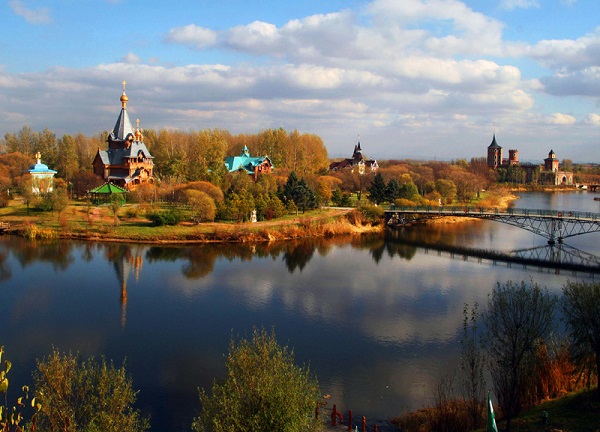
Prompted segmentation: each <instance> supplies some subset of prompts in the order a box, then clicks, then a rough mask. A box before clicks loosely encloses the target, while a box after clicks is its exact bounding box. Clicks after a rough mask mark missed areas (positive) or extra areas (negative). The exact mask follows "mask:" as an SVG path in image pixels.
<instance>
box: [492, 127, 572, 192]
mask: <svg viewBox="0 0 600 432" xmlns="http://www.w3.org/2000/svg"><path fill="white" fill-rule="evenodd" d="M502 150H503V149H502V147H501V146H500V145H498V143H497V142H496V134H494V138H493V139H492V143H491V144H490V145H489V146H488V148H487V164H488V166H489V167H490V168H492V169H493V170H496V171H498V170H511V169H512V170H513V171H520V172H521V173H522V174H523V175H522V176H511V178H510V180H511V181H513V182H517V183H527V184H532V183H533V184H535V183H537V184H541V185H555V186H556V185H572V184H573V173H572V172H571V171H561V170H560V167H559V161H558V158H557V157H556V154H555V153H554V150H550V153H548V157H547V158H546V159H544V164H543V165H540V164H534V163H520V162H519V151H518V150H509V151H508V159H506V158H503V155H502Z"/></svg>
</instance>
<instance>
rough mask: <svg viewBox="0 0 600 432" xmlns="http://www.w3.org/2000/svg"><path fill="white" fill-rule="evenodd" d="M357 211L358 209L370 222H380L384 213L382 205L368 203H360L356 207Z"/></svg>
mask: <svg viewBox="0 0 600 432" xmlns="http://www.w3.org/2000/svg"><path fill="white" fill-rule="evenodd" d="M358 211H360V212H361V213H362V214H363V215H364V216H365V218H366V219H367V220H368V221H369V222H371V223H372V224H376V223H379V222H381V220H382V218H383V213H384V210H383V207H379V206H375V205H370V204H364V205H361V206H360V207H359V208H358Z"/></svg>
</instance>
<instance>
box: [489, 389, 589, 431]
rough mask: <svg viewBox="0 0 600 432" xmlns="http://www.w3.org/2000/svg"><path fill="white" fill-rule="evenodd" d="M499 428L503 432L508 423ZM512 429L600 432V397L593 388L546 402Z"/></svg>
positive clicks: (522, 416)
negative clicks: (545, 414)
mask: <svg viewBox="0 0 600 432" xmlns="http://www.w3.org/2000/svg"><path fill="white" fill-rule="evenodd" d="M544 412H546V413H547V414H548V420H547V421H544ZM497 425H498V430H499V431H500V430H502V429H503V428H504V425H505V422H503V421H499V422H497ZM510 429H511V431H515V432H517V431H518V432H541V431H548V432H598V431H600V394H599V393H598V390H597V389H592V390H591V391H590V392H587V391H581V392H577V393H572V394H569V395H566V396H564V397H562V398H559V399H553V400H551V401H548V402H545V403H542V404H541V405H538V406H536V407H535V408H532V409H531V410H529V411H527V412H525V413H521V415H519V416H518V417H516V418H514V419H513V420H512V421H511V425H510ZM481 431H482V432H483V431H485V429H481Z"/></svg>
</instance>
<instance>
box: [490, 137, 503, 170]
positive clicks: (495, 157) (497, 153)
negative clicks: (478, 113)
mask: <svg viewBox="0 0 600 432" xmlns="http://www.w3.org/2000/svg"><path fill="white" fill-rule="evenodd" d="M487 164H488V166H489V167H490V168H492V169H498V168H499V167H500V165H502V147H500V146H499V145H498V143H497V142H496V134H494V138H493V139H492V143H491V144H490V145H489V146H488V148H487Z"/></svg>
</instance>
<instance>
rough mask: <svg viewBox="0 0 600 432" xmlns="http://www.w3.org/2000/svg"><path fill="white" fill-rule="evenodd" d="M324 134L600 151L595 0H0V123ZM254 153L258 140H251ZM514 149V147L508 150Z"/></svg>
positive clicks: (337, 143) (386, 155)
mask: <svg viewBox="0 0 600 432" xmlns="http://www.w3.org/2000/svg"><path fill="white" fill-rule="evenodd" d="M123 81H126V83H127V84H126V92H127V96H128V98H129V103H128V106H127V108H128V112H129V115H130V118H132V119H137V118H139V119H140V127H141V128H142V129H144V128H151V129H156V130H159V129H163V128H165V129H179V130H183V131H191V130H202V129H207V128H210V129H213V128H216V129H227V130H229V131H230V132H231V133H233V134H237V133H248V134H255V133H258V132H260V131H261V130H264V129H269V128H280V127H281V128H284V129H286V130H288V131H293V130H298V131H299V132H301V133H311V134H317V135H319V136H320V137H321V138H322V139H323V141H324V143H325V146H326V147H327V150H328V153H329V156H330V157H331V158H337V157H350V156H351V155H352V151H353V149H354V145H355V144H356V143H357V141H358V140H360V142H361V147H362V149H363V153H364V154H365V155H366V156H367V157H370V158H375V159H378V160H385V159H407V158H410V159H425V160H452V159H459V158H466V159H467V160H469V159H470V158H471V157H483V156H485V155H486V148H487V146H488V145H489V144H490V143H491V141H492V138H493V135H494V134H495V135H496V139H497V142H498V144H499V145H501V146H502V147H503V148H504V149H505V153H506V154H507V153H508V149H517V150H519V158H520V160H521V161H524V162H541V161H542V160H543V159H544V158H545V157H547V155H548V152H549V151H550V150H551V149H552V150H554V152H555V153H556V156H557V157H558V158H559V159H571V160H573V161H574V162H600V1H598V0H463V1H459V0H372V1H363V0H346V1H342V0H296V1H294V2H287V1H282V0H219V1H213V0H204V1H202V0H177V1H173V2H166V1H163V0H160V1H159V0H144V1H141V0H3V1H1V2H0V134H2V136H4V134H5V133H16V132H18V131H19V130H20V129H21V128H22V127H23V126H25V125H27V126H30V127H31V128H33V129H34V130H40V131H41V130H43V129H44V128H48V129H50V130H51V131H53V132H54V133H56V134H57V135H58V136H59V137H60V136H62V135H63V134H67V133H69V134H76V133H80V132H81V133H84V134H86V135H94V134H98V133H100V132H102V131H105V130H111V129H112V127H113V126H114V123H115V121H116V119H117V116H118V114H119V112H120V109H121V105H120V102H119V98H120V97H121V93H122V91H123V86H122V82H123ZM251 150H252V149H251ZM506 156H507V155H506Z"/></svg>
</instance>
